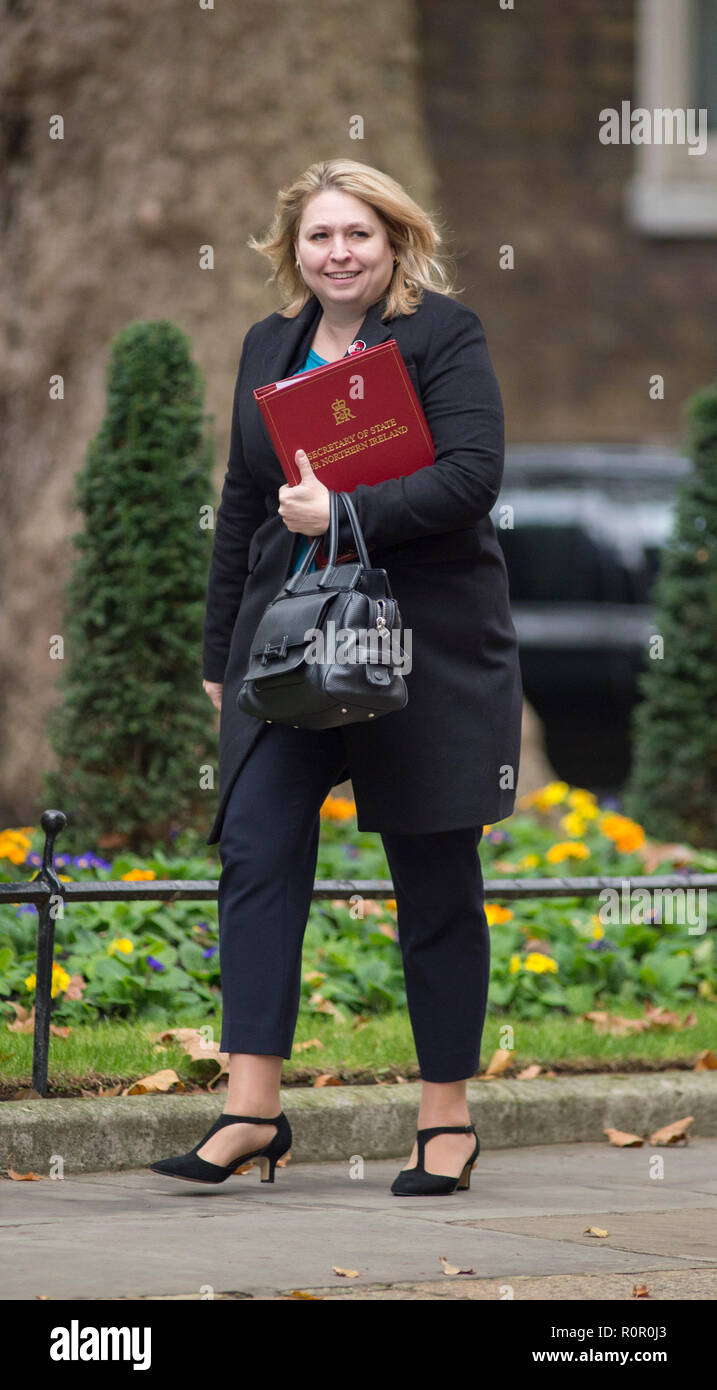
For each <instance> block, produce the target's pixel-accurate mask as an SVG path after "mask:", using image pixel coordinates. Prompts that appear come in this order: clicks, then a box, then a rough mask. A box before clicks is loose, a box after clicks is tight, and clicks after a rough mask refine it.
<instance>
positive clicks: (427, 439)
mask: <svg viewBox="0 0 717 1390" xmlns="http://www.w3.org/2000/svg"><path fill="white" fill-rule="evenodd" d="M254 396H255V399H256V402H257V405H258V406H259V409H260V410H261V413H262V417H263V419H264V423H265V424H266V428H267V430H268V432H269V435H270V437H271V441H272V443H273V445H274V448H275V450H276V454H277V457H278V459H279V462H280V464H281V466H282V469H283V471H284V476H285V478H286V480H287V482H288V483H289V484H292V485H293V484H296V483H299V482H300V481H301V476H300V474H299V470H298V468H297V467H296V464H295V463H294V454H295V453H296V450H297V449H304V450H305V452H306V454H307V455H308V458H309V462H310V463H311V466H312V468H313V469H314V471H315V473H317V475H318V476H319V478H320V479H321V481H322V483H324V485H325V486H326V487H328V488H330V489H331V490H332V491H333V492H353V489H354V488H355V487H356V486H357V484H358V483H368V484H373V483H378V482H382V481H383V480H384V479H385V478H399V477H401V476H403V475H404V474H408V473H415V472H416V471H417V470H418V469H419V468H425V467H426V465H427V464H430V463H433V458H434V445H433V440H432V438H431V433H430V430H429V428H428V424H427V422H426V417H425V415H424V414H423V411H422V409H421V404H420V401H419V400H418V397H417V395H416V393H415V391H414V389H413V385H412V383H411V379H410V377H409V375H408V372H407V371H406V364H405V362H404V361H403V358H402V357H401V353H400V351H399V348H398V344H397V342H396V341H395V339H393V338H391V339H389V341H388V342H386V343H379V344H378V346H376V347H372V348H366V349H365V350H364V351H363V352H361V353H353V354H350V355H349V356H346V357H341V358H339V360H338V361H337V362H327V363H326V364H325V365H324V366H322V367H314V368H313V369H312V370H311V371H308V372H302V373H301V374H300V375H299V376H295V377H293V376H292V377H285V378H284V379H283V380H281V381H275V382H272V383H270V384H269V385H268V386H260V387H258V388H257V389H256V390H255V391H254ZM342 514H343V513H342ZM347 553H348V554H351V555H355V551H350V552H347ZM342 558H343V557H342ZM316 563H317V567H318V568H319V569H323V568H324V566H325V564H326V559H325V552H324V550H323V543H322V546H321V547H320V549H319V551H318V552H317V555H316Z"/></svg>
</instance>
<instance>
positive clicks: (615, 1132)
mask: <svg viewBox="0 0 717 1390" xmlns="http://www.w3.org/2000/svg"><path fill="white" fill-rule="evenodd" d="M603 1134H606V1135H607V1137H608V1139H609V1140H610V1143H611V1144H615V1145H616V1146H617V1148H619V1149H639V1148H640V1146H641V1145H642V1144H644V1142H645V1140H644V1139H643V1138H642V1136H641V1135H640V1134H626V1132H625V1130H622V1129H604V1130H603Z"/></svg>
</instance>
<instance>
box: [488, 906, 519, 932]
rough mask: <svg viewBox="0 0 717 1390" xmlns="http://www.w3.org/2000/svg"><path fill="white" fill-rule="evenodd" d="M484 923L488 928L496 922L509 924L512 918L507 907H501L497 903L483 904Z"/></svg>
mask: <svg viewBox="0 0 717 1390" xmlns="http://www.w3.org/2000/svg"><path fill="white" fill-rule="evenodd" d="M483 906H484V909H485V916H486V921H487V923H488V926H489V927H492V926H494V925H495V923H496V922H509V921H510V919H511V917H512V916H513V914H512V912H511V910H510V908H509V907H501V906H500V904H499V903H484V904H483Z"/></svg>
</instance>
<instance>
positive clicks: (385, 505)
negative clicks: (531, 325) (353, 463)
mask: <svg viewBox="0 0 717 1390" xmlns="http://www.w3.org/2000/svg"><path fill="white" fill-rule="evenodd" d="M451 303H452V306H453V308H454V309H455V311H456V312H455V313H452V314H451V315H450V316H448V315H447V316H446V318H445V320H443V321H442V322H440V323H436V321H435V320H434V321H433V323H432V324H431V338H430V343H429V347H428V351H427V353H426V356H425V359H424V360H423V361H422V362H420V363H419V372H420V382H421V397H422V403H423V411H424V414H425V416H426V420H427V423H428V428H429V429H430V431H431V436H432V438H433V442H434V445H435V453H434V458H433V463H431V464H428V465H426V467H425V468H419V469H417V470H416V472H415V473H410V474H408V475H407V476H406V477H402V478H386V479H385V480H384V481H383V482H380V483H374V484H373V485H371V484H368V483H359V484H358V485H357V486H356V487H355V488H354V489H353V491H352V492H351V500H352V502H353V504H354V506H355V508H356V512H357V514H358V519H359V521H360V523H361V529H362V531H363V533H364V537H365V540H366V545H367V547H368V549H369V550H371V549H372V548H376V549H381V548H383V547H384V546H391V545H398V544H400V543H401V542H402V541H409V540H413V539H414V538H415V537H416V536H425V535H433V534H435V533H436V532H441V531H457V530H460V529H461V528H463V527H468V526H471V525H472V524H473V523H475V522H477V521H479V520H480V518H481V517H484V516H487V514H488V513H489V512H490V511H491V510H492V508H493V507H494V506H495V503H496V500H497V498H498V493H499V491H500V485H501V481H502V477H503V459H504V444H505V439H504V422H503V402H502V398H501V394H500V388H499V386H498V381H497V378H496V375H495V372H494V370H493V365H492V363H491V360H490V357H489V354H488V348H487V345H486V338H485V332H484V330H483V325H482V323H481V321H480V319H479V318H478V316H477V314H474V313H473V311H472V310H471V309H469V308H467V306H466V305H463V304H460V303H458V302H457V301H455V300H453V301H451ZM340 511H341V524H340V527H339V547H338V548H339V554H340V555H342V554H344V553H350V554H351V556H352V557H353V556H355V555H356V551H355V548H353V533H352V531H351V527H350V524H349V521H348V518H347V517H346V514H345V512H344V509H343V507H341V509H340Z"/></svg>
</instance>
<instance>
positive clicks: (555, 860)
mask: <svg viewBox="0 0 717 1390" xmlns="http://www.w3.org/2000/svg"><path fill="white" fill-rule="evenodd" d="M545 858H546V859H547V860H548V861H549V863H551V864H562V862H563V860H564V859H589V858H590V850H589V849H588V847H587V845H583V844H581V843H580V841H579V840H564V841H563V842H562V843H561V844H559V845H551V846H550V849H549V850H548V852H547V854H546V856H545Z"/></svg>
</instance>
